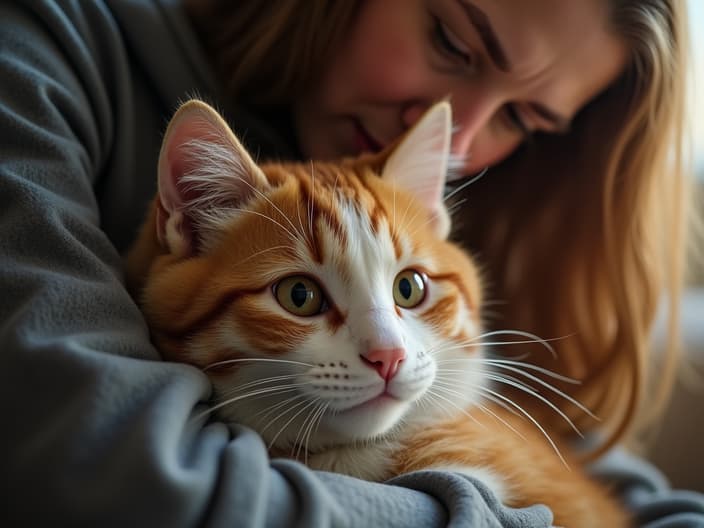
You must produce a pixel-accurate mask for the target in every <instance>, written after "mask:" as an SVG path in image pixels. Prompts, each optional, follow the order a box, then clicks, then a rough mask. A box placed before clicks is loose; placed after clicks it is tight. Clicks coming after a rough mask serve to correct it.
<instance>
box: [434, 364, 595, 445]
mask: <svg viewBox="0 0 704 528" xmlns="http://www.w3.org/2000/svg"><path fill="white" fill-rule="evenodd" d="M477 363H480V364H481V363H486V362H482V361H477ZM494 366H496V367H499V366H500V365H494ZM503 368H509V369H510V370H511V371H512V372H516V373H517V374H521V375H523V376H525V377H527V378H528V379H530V380H531V381H534V382H536V383H538V384H540V385H542V386H543V387H545V388H547V389H549V390H551V391H552V392H554V393H555V394H557V395H558V396H560V397H562V398H564V399H565V400H566V401H568V402H570V403H571V404H572V405H574V406H576V407H577V408H578V409H579V410H581V411H583V412H584V413H586V414H587V415H588V416H590V417H591V418H594V419H595V420H598V419H599V418H598V417H597V416H596V415H594V413H592V412H591V411H590V410H589V409H588V408H587V407H585V406H584V405H583V404H581V403H580V402H579V401H577V400H576V399H574V398H572V397H571V396H569V395H567V394H566V393H564V392H563V391H561V390H560V389H558V388H557V387H554V386H553V385H550V384H549V383H547V382H546V381H544V380H541V379H540V378H538V377H537V376H533V375H532V374H530V373H528V372H523V371H521V370H520V369H517V368H514V367H507V366H503ZM438 372H449V373H464V372H466V371H462V370H454V369H438ZM474 372H477V371H474ZM479 372H480V373H481V374H482V375H483V376H484V377H486V378H487V379H490V380H493V381H497V382H499V383H503V384H505V385H510V386H513V387H515V388H518V389H520V390H522V391H524V392H526V393H528V394H530V395H531V396H533V397H535V398H537V399H539V400H540V401H542V402H543V403H545V404H546V405H548V406H549V407H550V408H551V409H553V410H554V411H555V412H557V413H558V414H559V415H560V416H561V417H562V418H563V419H564V420H565V421H566V422H567V423H568V424H569V425H570V426H571V427H572V429H574V430H575V432H576V433H577V434H578V435H580V436H582V433H581V432H580V431H579V429H578V428H577V427H576V426H575V425H574V424H573V423H572V421H571V420H570V419H569V418H568V417H567V416H566V415H565V414H564V413H563V412H562V411H561V410H560V409H559V408H558V407H557V406H556V405H555V404H554V403H552V402H551V401H550V400H548V399H547V398H545V397H544V396H542V395H541V394H540V393H539V392H538V390H537V389H536V388H535V387H532V386H530V385H528V384H526V383H525V382H524V381H523V380H521V379H518V378H515V377H513V376H508V375H505V374H499V373H496V372H491V371H487V370H481V371H479ZM467 373H470V372H467ZM548 373H549V374H551V375H553V376H554V377H556V378H558V379H561V378H563V376H560V375H559V374H554V373H550V372H549V371H548ZM567 379H569V378H567Z"/></svg>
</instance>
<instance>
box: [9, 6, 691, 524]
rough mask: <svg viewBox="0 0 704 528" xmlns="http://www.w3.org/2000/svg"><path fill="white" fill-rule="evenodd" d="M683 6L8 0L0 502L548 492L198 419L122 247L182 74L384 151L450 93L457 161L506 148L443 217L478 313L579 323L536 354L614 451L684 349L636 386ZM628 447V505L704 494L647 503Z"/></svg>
mask: <svg viewBox="0 0 704 528" xmlns="http://www.w3.org/2000/svg"><path fill="white" fill-rule="evenodd" d="M685 32H686V31H685V8H684V3H683V2H682V1H677V0H671V1H666V0H657V1H656V0H653V1H651V2H647V3H643V2H627V1H625V2H616V1H607V0H604V1H603V2H590V1H587V0H573V1H570V2H563V1H561V0H560V1H558V0H535V2H533V3H531V9H530V10H528V9H527V8H526V6H525V5H524V4H523V3H518V2H513V1H511V0H505V1H494V2H486V1H483V0H474V1H469V0H427V1H415V0H414V1H413V2H408V1H406V0H393V1H392V0H383V1H381V0H374V1H368V2H351V1H339V0H337V1H334V2H333V1H329V2H326V1H319V2H309V1H306V2H303V1H295V0H286V1H282V2H276V3H273V2H269V3H267V2H259V1H242V2H237V3H232V2H227V1H216V0H204V1H198V2H196V1H192V2H188V1H186V2H184V3H181V2H179V1H178V0H154V1H152V2H149V1H145V2H124V1H118V0H106V1H101V2H91V3H68V2H58V1H57V2H51V1H47V2H42V3H37V2H32V1H20V0H17V1H15V2H12V3H4V4H3V5H2V6H0V49H1V51H2V53H0V77H1V78H2V79H3V81H2V87H1V88H0V130H2V135H1V139H0V201H1V205H0V211H2V214H1V215H0V240H2V243H1V244H0V287H1V291H2V292H3V299H2V301H1V302H0V342H1V343H2V353H1V354H0V380H1V383H0V387H1V389H0V390H2V393H1V394H2V398H0V401H2V402H3V410H4V411H5V412H4V415H5V416H6V417H8V418H9V424H8V425H7V426H6V427H5V434H4V435H3V436H2V443H1V444H0V446H1V447H2V449H1V451H2V453H3V459H2V465H0V468H1V469H2V474H3V475H4V477H5V478H4V479H3V488H2V492H3V493H2V496H3V497H5V498H6V505H5V507H3V508H2V513H0V520H1V521H5V522H3V525H13V524H21V525H36V524H40V523H42V521H46V520H52V521H53V522H58V523H59V524H70V525H73V526H81V525H110V524H114V525H119V526H124V525H150V526H155V525H156V526H196V525H200V524H204V525H212V526H215V525H218V526H220V525H223V526H224V525H232V526H260V525H261V526H286V525H302V526H347V525H349V526H355V525H361V524H365V525H368V526H369V525H371V526H424V527H426V526H443V525H446V524H448V523H450V524H451V523H454V524H455V525H499V524H503V525H506V526H525V525H533V526H548V525H549V524H550V514H549V512H548V511H547V510H546V509H545V508H543V507H540V506H535V507H528V508H524V509H520V510H512V509H510V508H505V507H504V506H502V505H501V504H500V503H499V502H498V501H497V500H496V497H494V496H493V495H492V494H491V492H489V491H488V489H487V488H486V487H485V486H484V485H483V484H482V482H481V479H479V480H477V479H470V478H466V477H463V476H462V475H459V474H457V473H453V472H449V471H448V472H422V473H410V474H407V475H402V476H399V477H397V478H395V479H393V480H392V481H391V482H390V483H387V484H377V483H370V482H365V481H361V480H357V479H353V478H349V477H345V476H342V475H336V474H332V473H325V472H314V471H311V470H309V469H308V468H306V467H305V466H303V465H301V464H298V463H295V462H292V461H287V460H280V459H275V460H269V457H268V454H267V452H266V446H265V445H264V444H263V443H262V441H261V439H260V438H259V437H258V436H257V435H255V434H254V433H252V432H251V431H249V430H247V429H243V428H238V427H234V426H233V427H232V428H229V429H228V427H226V426H224V425H223V424H222V423H218V422H217V421H215V422H212V423H208V424H203V423H202V420H201V421H194V420H193V419H192V418H193V417H194V416H197V415H200V414H201V407H199V404H201V403H204V402H207V400H208V398H209V394H210V390H211V387H210V384H209V382H208V380H207V378H206V377H205V375H204V374H203V373H202V372H200V371H199V370H197V369H194V368H193V367H191V366H188V365H183V364H180V363H174V362H166V361H162V360H161V359H160V354H159V352H158V351H157V350H156V349H155V348H154V347H153V345H152V344H151V342H150V338H149V333H148V330H147V328H146V326H145V324H144V320H143V317H142V315H141V313H140V312H139V309H138V308H137V306H136V304H135V302H134V301H133V300H132V299H131V298H130V296H129V294H128V293H127V290H126V288H125V286H124V280H123V271H122V270H123V268H122V261H121V254H122V253H123V252H124V251H125V250H126V249H127V247H128V246H129V245H130V244H131V242H132V240H133V239H134V238H135V236H136V229H137V226H138V225H140V224H141V222H142V220H143V217H144V215H145V212H146V208H147V204H148V202H149V201H150V200H151V199H152V197H153V195H154V193H155V190H156V189H155V178H153V177H152V176H153V174H154V171H155V170H156V162H157V156H158V153H159V146H160V142H161V139H162V134H163V132H164V129H165V125H166V122H167V120H168V118H169V117H170V116H171V114H172V113H173V111H174V110H175V109H176V107H177V106H178V103H179V102H180V101H182V100H185V99H187V98H189V97H190V96H191V95H192V94H194V93H197V94H200V95H201V96H202V97H205V98H208V99H210V100H212V101H214V102H216V103H217V105H218V106H219V107H220V108H221V109H222V111H223V112H224V114H225V115H226V117H227V118H228V120H229V121H230V122H231V123H232V124H233V126H234V128H235V130H236V132H237V133H238V134H239V136H240V137H241V138H242V140H243V141H244V143H245V144H246V145H247V147H248V149H249V151H250V152H252V153H254V154H255V155H256V156H257V157H258V158H259V159H262V160H264V159H270V160H278V159H281V160H285V159H301V160H305V159H308V158H314V159H336V158H339V157H342V156H354V155H357V154H359V153H362V152H365V151H372V152H376V151H378V150H381V149H383V148H384V147H386V146H388V145H390V144H392V143H393V142H394V141H395V140H396V138H397V137H398V136H400V135H401V134H403V133H404V132H405V131H406V130H407V129H408V128H410V127H411V126H412V125H413V124H414V123H415V122H416V121H417V120H418V119H420V116H421V115H423V113H424V111H425V110H426V109H427V108H429V106H430V105H431V104H432V103H433V102H435V101H437V100H440V99H443V98H449V100H450V102H451V103H452V107H453V114H454V124H455V134H454V136H453V150H454V152H455V153H456V154H460V155H466V162H465V165H464V167H463V170H462V171H461V174H463V175H474V174H477V173H479V172H480V171H482V170H483V169H484V168H485V167H487V166H490V167H491V168H490V170H489V171H488V172H487V173H486V174H485V175H484V176H483V177H482V178H481V179H479V180H477V181H475V182H474V183H472V184H471V185H470V186H468V187H467V188H466V189H464V190H461V191H459V192H460V193H461V197H462V198H466V199H467V203H466V204H465V205H464V206H463V207H462V209H461V211H460V212H458V213H457V214H456V218H455V224H456V226H457V227H456V232H455V234H454V236H455V237H456V238H457V239H458V240H462V242H463V244H464V245H465V246H466V247H468V248H469V249H470V250H471V251H472V252H475V253H476V254H477V255H479V257H480V260H481V264H482V267H483V270H484V272H485V273H486V275H487V283H488V285H489V286H488V287H489V290H488V295H489V299H495V300H499V301H501V302H502V304H498V305H497V306H498V307H499V308H495V311H496V312H497V314H496V316H495V320H491V321H488V322H487V324H488V325H489V328H493V327H495V328H511V329H518V330H521V331H525V332H530V333H532V334H536V335H538V336H540V337H542V338H546V339H547V338H557V337H564V336H569V337H568V338H565V339H562V340H560V341H559V342H558V343H559V344H558V345H557V346H556V349H557V352H558V353H557V356H556V359H551V358H550V357H547V355H545V354H544V353H543V352H541V351H537V350H535V351H534V350H532V349H528V352H530V354H529V356H528V357H529V360H530V361H531V362H532V363H534V364H535V365H536V366H537V367H547V368H549V369H550V370H553V371H556V372H558V373H559V374H563V375H567V376H570V377H573V378H577V379H579V380H581V384H580V385H573V384H569V383H567V382H564V386H563V385H561V384H559V383H558V387H559V388H560V389H561V390H562V391H563V392H564V393H566V394H568V395H569V396H570V397H572V398H574V399H576V400H579V401H580V402H582V403H583V404H584V405H586V406H587V407H589V408H590V409H591V410H592V411H594V413H595V414H596V415H598V416H599V417H600V418H601V419H602V422H596V421H594V420H593V419H592V418H590V417H589V416H588V415H586V414H585V413H584V412H582V411H580V410H578V409H575V407H574V406H571V405H565V403H564V402H565V400H564V399H557V398H556V399H555V400H554V405H555V406H557V407H559V408H560V409H561V411H562V412H563V413H564V414H565V415H567V416H568V417H569V418H571V419H572V421H573V422H575V423H576V424H577V425H578V426H579V428H580V429H581V430H582V431H585V432H593V433H595V434H596V435H597V440H598V444H599V445H598V447H597V448H595V449H594V451H593V453H599V452H602V451H604V450H606V449H607V448H608V447H610V446H612V445H614V443H616V442H618V441H620V440H622V439H623V438H624V437H625V434H626V432H628V431H629V430H630V427H631V424H632V423H633V422H634V420H635V418H636V417H637V413H639V414H640V413H641V408H642V407H643V406H644V405H645V404H646V403H647V405H648V406H652V402H653V401H660V399H661V398H660V397H659V396H657V395H658V394H664V391H665V389H666V386H667V383H668V378H669V377H671V372H672V369H673V368H674V367H673V365H674V361H673V359H672V357H670V359H668V360H667V361H666V363H665V365H664V366H663V367H661V368H660V370H659V371H658V372H659V373H664V375H663V376H661V379H662V380H664V381H663V385H662V387H664V388H660V389H659V390H657V391H655V393H656V397H655V399H654V400H650V399H649V400H647V401H646V400H645V396H644V395H645V394H646V393H647V394H652V393H653V392H652V391H651V390H650V384H651V383H652V382H653V381H654V380H653V378H654V376H653V370H654V364H653V362H652V359H651V358H649V356H648V351H647V338H648V334H649V329H650V324H651V323H652V319H653V317H654V313H655V309H656V306H657V304H658V303H659V301H660V300H661V299H662V298H663V296H664V295H665V293H667V299H668V300H669V302H670V304H671V310H672V318H673V319H672V320H673V321H676V320H677V312H676V306H677V299H678V295H679V291H680V288H681V278H682V267H683V251H684V240H685V228H684V226H685V220H686V219H685V217H684V215H685V211H686V207H685V201H686V196H687V195H686V191H687V189H686V184H687V180H686V178H685V173H684V171H682V170H681V160H680V157H679V156H680V155H679V153H680V152H681V149H680V148H679V146H680V144H679V142H680V140H681V135H682V114H683V112H684V109H683V90H684V75H685V62H684V60H685V53H684V47H685V41H686V39H685ZM673 146H674V147H675V148H674V149H673V148H672V147H673ZM673 327H674V326H673ZM674 343H675V339H674V337H673V344H674ZM499 352H502V351H499ZM507 353H510V352H507ZM646 387H647V388H648V390H647V392H646ZM507 394H510V396H511V398H512V399H514V400H517V401H518V402H520V404H522V405H525V406H526V408H528V409H529V410H530V411H531V413H532V415H533V416H536V417H537V418H538V421H539V422H540V423H541V424H542V425H543V426H544V427H545V428H546V429H547V430H548V431H549V432H550V433H551V434H552V435H555V436H556V438H559V440H560V441H561V442H563V443H570V442H572V441H573V440H574V438H573V437H572V435H571V433H570V432H569V431H568V430H567V428H566V427H565V426H564V421H562V420H560V419H556V418H555V413H554V412H553V411H550V412H546V408H547V407H546V406H545V405H536V406H535V407H534V408H533V407H531V406H532V405H534V403H533V401H532V399H530V398H526V397H525V396H521V394H520V393H518V392H517V393H516V394H513V393H508V392H507ZM618 462H619V464H620V465H619V466H618V467H616V468H615V469H613V468H612V469H613V474H618V475H620V478H621V480H620V481H619V482H620V484H621V485H624V486H625V485H626V484H630V485H631V488H630V489H629V490H624V496H625V497H626V496H627V497H628V500H629V501H630V502H629V503H628V507H629V508H631V509H632V511H633V512H634V515H635V518H636V520H637V522H639V523H641V524H645V523H647V522H650V521H655V520H656V519H657V522H659V523H661V524H659V525H660V526H666V525H667V524H666V523H667V522H668V520H671V521H672V522H673V523H674V522H676V521H677V519H682V518H683V516H685V517H687V518H688V519H690V520H691V523H692V525H696V524H695V523H696V522H700V523H701V522H703V521H702V519H704V500H703V499H701V497H699V496H697V495H695V494H688V495H686V496H680V495H677V494H676V493H675V492H670V494H669V495H668V494H667V493H663V491H662V490H661V491H660V493H659V494H658V498H657V504H656V507H652V506H650V507H646V506H647V504H646V503H647V502H648V501H655V494H654V493H652V491H653V489H655V488H658V487H660V488H662V484H661V483H660V481H659V480H658V478H657V477H654V476H652V470H651V469H650V468H649V467H648V466H647V465H645V464H643V463H641V462H639V461H638V460H637V459H633V458H628V457H626V458H622V459H620V460H619V461H618ZM607 473H608V471H607ZM389 484H391V485H389ZM626 492H627V493H626ZM648 492H650V493H648Z"/></svg>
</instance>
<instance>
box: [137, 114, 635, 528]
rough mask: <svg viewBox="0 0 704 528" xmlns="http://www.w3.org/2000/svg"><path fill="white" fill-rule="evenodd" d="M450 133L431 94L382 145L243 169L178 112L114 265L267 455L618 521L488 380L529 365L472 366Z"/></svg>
mask: <svg viewBox="0 0 704 528" xmlns="http://www.w3.org/2000/svg"><path fill="white" fill-rule="evenodd" d="M450 133H451V115H450V106H449V104H447V103H439V104H437V105H435V106H434V107H432V108H431V109H430V111H429V112H428V113H427V114H426V115H425V116H424V117H423V118H422V119H421V121H420V122H419V123H418V124H417V125H416V126H415V127H414V128H413V129H412V130H411V131H410V132H409V133H408V134H407V135H406V136H405V137H404V139H403V140H402V141H401V142H400V143H399V144H398V145H397V146H396V147H395V148H393V149H391V151H390V152H384V153H382V154H380V155H374V156H364V157H361V158H359V159H349V160H343V161H341V162H336V163H323V162H313V163H302V164H293V163H292V164H279V163H268V164H262V165H261V166H259V165H257V164H256V163H255V162H254V161H253V160H252V158H251V157H250V156H249V154H248V153H247V152H246V151H245V149H244V148H243V147H242V145H241V144H240V143H239V141H238V140H237V138H236V137H235V136H234V134H233V133H232V132H231V130H230V129H229V127H228V126H227V124H226V123H225V122H224V121H223V120H222V118H221V117H220V116H219V115H218V114H217V113H216V112H215V111H214V110H213V109H212V108H210V107H209V106H207V105H206V104H204V103H202V102H199V101H191V102H188V103H186V104H184V105H183V106H182V107H181V108H180V109H179V110H178V112H177V113H176V115H175V116H174V118H173V119H172V121H171V123H170V125H169V127H168V130H167V132H166V135H165V138H164V142H163V146H162V151H161V155H160V160H159V167H158V178H159V192H158V195H157V197H156V199H155V200H154V203H153V206H152V208H151V212H150V215H149V217H148V220H147V222H146V223H145V225H144V227H143V229H142V231H141V233H140V235H139V238H138V240H137V242H136V243H135V245H134V247H133V249H132V250H131V252H130V254H129V256H128V260H127V265H128V281H129V284H130V287H131V289H132V290H133V292H135V295H136V297H137V298H138V300H139V302H140V304H141V307H142V309H143V311H144V313H145V316H146V319H147V321H148V324H149V326H150V330H151V333H152V338H153V340H154V343H155V344H156V346H157V347H158V348H159V349H160V351H161V352H162V355H163V357H164V358H165V359H167V360H172V361H179V362H186V363H190V364H192V365H195V366H196V367H198V368H200V369H202V370H203V371H204V372H205V373H206V374H207V375H208V376H209V377H210V379H211V380H212V384H213V401H212V411H213V412H215V413H216V414H217V416H218V418H219V419H220V420H222V421H225V422H231V423H239V424H244V425H247V426H249V427H251V428H253V429H255V430H256V431H257V432H258V433H259V434H260V435H261V437H262V438H263V439H264V441H265V442H267V443H268V445H269V448H270V452H271V454H272V456H295V457H297V458H299V459H301V460H303V461H305V463H306V464H307V465H309V466H310V467H312V468H315V469H323V470H329V471H336V472H340V473H345V474H348V475H352V476H357V477H360V478H364V479H369V480H376V481H382V480H385V479H387V478H389V477H391V476H394V475H396V474H399V473H402V472H406V471H410V470H415V469H432V468H440V469H451V470H454V471H459V472H462V473H465V474H467V475H470V476H473V477H475V478H477V479H478V480H480V481H482V482H483V483H484V484H485V485H487V486H488V487H489V488H491V489H492V491H493V492H494V493H495V494H496V495H497V497H498V498H499V499H500V500H501V501H502V502H503V503H504V504H507V505H510V506H525V505H529V504H535V503H543V504H547V505H548V506H549V507H550V508H551V509H552V511H553V513H554V515H555V521H554V522H555V524H557V525H562V526H595V527H605V526H608V527H616V526H624V525H626V523H627V521H626V515H625V514H624V513H623V512H622V511H621V510H620V508H619V507H618V506H617V505H616V503H615V502H613V501H612V500H611V499H610V498H609V497H608V495H607V493H606V492H605V491H604V490H603V489H602V488H601V487H599V486H598V485H597V484H595V483H593V482H592V481H590V480H589V479H588V478H587V477H586V476H585V475H584V474H583V473H582V472H581V471H579V470H578V469H577V466H578V465H577V464H576V463H575V462H573V461H572V462H570V465H571V467H572V469H571V470H570V469H568V468H567V465H566V464H565V463H564V462H563V460H561V459H560V458H559V457H558V456H557V454H556V451H555V450H554V448H553V446H551V445H550V444H549V443H548V442H547V441H546V438H545V436H543V434H541V432H540V431H539V430H538V428H537V427H536V424H534V423H532V422H531V421H530V419H529V418H528V417H527V416H526V415H524V414H522V412H521V411H520V408H518V407H517V406H516V407H511V405H510V404H509V402H507V401H506V400H505V399H504V398H503V397H502V395H501V393H500V392H499V391H498V390H497V389H496V388H495V387H494V386H493V382H492V380H497V379H498V380H500V379H514V380H515V379H516V377H520V376H521V373H524V375H526V376H529V374H527V373H526V372H527V371H523V370H521V369H519V368H518V365H517V364H515V363H514V364H510V363H501V361H496V360H489V359H486V358H484V353H483V348H482V346H481V337H482V336H481V307H482V298H481V278H480V276H479V273H478V270H477V266H476V265H475V263H474V262H473V261H472V259H471V258H470V257H469V256H468V255H467V254H466V252H464V251H462V250H461V249H460V248H459V247H457V246H456V245H455V244H453V243H451V242H449V241H448V240H447V237H448V233H449V230H450V220H449V216H448V214H447V211H446V209H445V205H444V201H443V188H444V184H445V177H446V173H447V170H448V164H449V163H450V155H449V150H450ZM502 367H508V368H511V369H512V371H511V374H510V375H509V376H506V377H504V378H501V377H500V376H498V375H496V374H495V373H494V372H495V370H496V369H497V368H498V369H501V368H502ZM516 383H520V382H518V381H516ZM563 449H564V447H563Z"/></svg>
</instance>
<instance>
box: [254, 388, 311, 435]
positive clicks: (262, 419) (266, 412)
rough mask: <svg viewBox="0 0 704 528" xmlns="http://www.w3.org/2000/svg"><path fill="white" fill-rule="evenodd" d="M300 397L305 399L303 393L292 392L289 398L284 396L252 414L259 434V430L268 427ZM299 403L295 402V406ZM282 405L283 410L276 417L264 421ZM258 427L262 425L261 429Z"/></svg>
mask: <svg viewBox="0 0 704 528" xmlns="http://www.w3.org/2000/svg"><path fill="white" fill-rule="evenodd" d="M301 398H302V399H303V400H305V398H306V396H305V394H294V395H293V396H291V397H290V398H286V399H284V400H281V401H280V402H278V403H276V404H274V405H270V406H269V407H266V408H264V409H262V410H261V411H259V412H258V413H256V414H254V415H253V416H252V419H254V420H257V424H259V426H258V427H257V431H260V434H261V432H263V431H265V430H266V429H268V428H269V426H270V425H272V424H273V423H275V422H276V421H277V420H278V419H279V418H281V416H283V415H285V414H286V413H287V412H288V409H290V408H291V407H292V403H293V402H294V401H296V400H298V399H301ZM299 403H300V402H298V403H297V404H296V406H298V404H299ZM282 407H284V410H283V411H282V412H281V413H279V414H278V415H276V417H275V418H274V419H273V420H269V421H268V422H267V421H266V420H268V418H269V416H271V415H272V414H273V413H275V412H276V411H278V410H279V409H281V408H282ZM259 427H263V429H259Z"/></svg>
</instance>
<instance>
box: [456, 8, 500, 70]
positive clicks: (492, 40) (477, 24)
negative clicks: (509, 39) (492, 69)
mask: <svg viewBox="0 0 704 528" xmlns="http://www.w3.org/2000/svg"><path fill="white" fill-rule="evenodd" d="M458 3H459V5H460V6H461V7H462V10H463V11H464V13H465V14H466V15H467V18H468V19H469V22H470V23H471V24H472V25H473V26H474V29H475V30H476V32H477V34H478V35H479V38H480V39H481V40H482V43H483V44H484V47H485V48H486V51H487V53H488V54H489V57H491V60H492V61H493V62H494V65H495V66H496V67H497V68H498V69H499V70H501V71H503V72H508V71H511V63H510V62H509V60H508V58H506V52H505V51H504V48H503V47H502V46H501V42H499V39H498V38H497V37H496V33H495V32H494V28H493V27H492V26H491V21H490V20H489V17H488V16H486V13H485V12H484V11H482V10H481V9H479V8H478V7H477V6H476V5H474V4H473V3H471V2H469V1H467V0H458Z"/></svg>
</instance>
